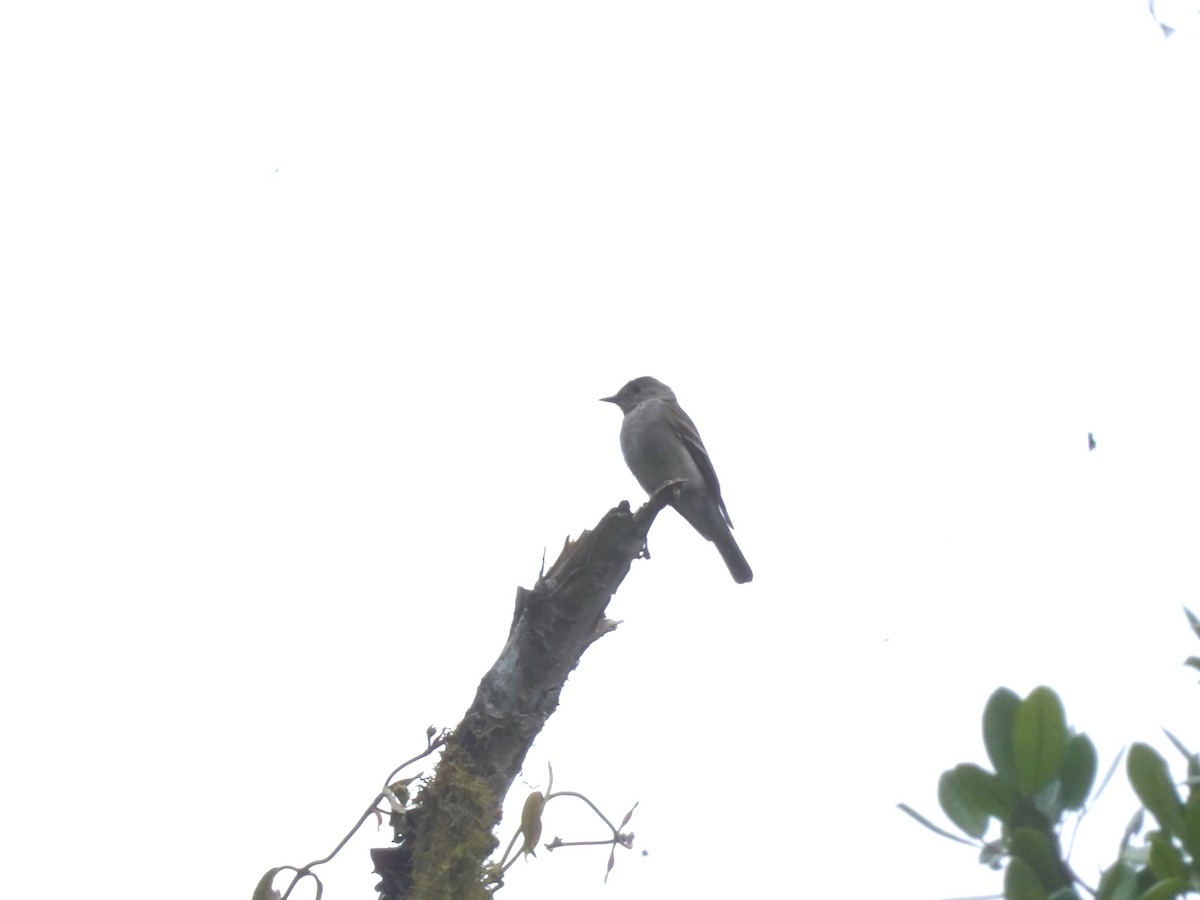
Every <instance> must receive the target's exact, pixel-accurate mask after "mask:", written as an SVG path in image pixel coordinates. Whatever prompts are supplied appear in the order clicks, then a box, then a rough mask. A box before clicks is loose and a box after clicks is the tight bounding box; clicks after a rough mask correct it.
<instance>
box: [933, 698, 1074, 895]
mask: <svg viewBox="0 0 1200 900" xmlns="http://www.w3.org/2000/svg"><path fill="white" fill-rule="evenodd" d="M983 739H984V746H985V747H986V749H987V754H988V759H989V760H990V761H991V763H992V767H993V768H994V770H995V771H988V770H987V769H985V768H983V767H982V766H978V765H975V764H973V763H963V764H961V765H958V766H955V767H954V768H953V769H950V770H948V771H947V772H945V773H943V775H942V777H941V779H940V781H939V782H938V801H939V802H940V803H941V806H942V809H943V810H944V811H945V813H946V815H947V816H948V817H949V818H950V820H951V821H952V822H953V823H954V824H955V825H957V826H958V827H959V828H960V829H962V830H963V831H964V832H965V833H966V834H968V835H970V836H971V837H972V838H975V839H977V840H981V839H983V838H984V836H985V835H986V834H987V832H988V830H989V826H990V825H991V822H992V820H993V819H994V820H996V821H997V822H998V823H999V825H1000V837H999V839H998V840H995V841H992V842H991V843H988V844H984V845H983V852H982V859H983V861H984V862H988V863H989V864H991V865H993V867H995V868H999V866H1000V865H1002V864H1003V861H1004V860H1005V859H1007V860H1008V866H1007V868H1006V870H1005V873H1004V895H1005V898H1006V900H1079V897H1080V895H1079V894H1078V893H1077V891H1076V884H1077V883H1078V879H1077V878H1076V877H1075V876H1074V873H1072V872H1071V869H1070V867H1069V866H1068V865H1067V862H1066V860H1065V858H1064V855H1063V852H1062V846H1061V842H1060V839H1059V832H1060V830H1061V826H1062V824H1063V821H1064V819H1065V818H1066V816H1067V815H1068V814H1070V813H1079V812H1081V811H1082V810H1083V808H1084V804H1085V803H1086V802H1087V798H1088V795H1089V794H1090V793H1091V789H1092V784H1093V782H1094V781H1095V778H1096V748H1095V745H1094V744H1093V743H1092V741H1091V739H1090V738H1088V736H1087V735H1085V734H1076V733H1074V732H1072V731H1071V730H1070V729H1069V728H1068V727H1067V722H1066V714H1065V712H1064V710H1063V704H1062V701H1061V700H1060V699H1059V697H1058V695H1057V694H1056V693H1055V692H1054V691H1053V690H1051V689H1050V688H1048V687H1038V688H1035V689H1034V690H1033V691H1031V692H1030V693H1029V695H1028V696H1027V697H1025V698H1024V699H1022V698H1021V697H1019V696H1018V695H1017V694H1016V693H1015V692H1013V691H1011V690H1009V689H1008V688H1000V689H999V690H997V691H996V692H995V693H994V694H992V696H991V698H990V699H989V700H988V702H987V706H986V707H985V708H984V713H983Z"/></svg>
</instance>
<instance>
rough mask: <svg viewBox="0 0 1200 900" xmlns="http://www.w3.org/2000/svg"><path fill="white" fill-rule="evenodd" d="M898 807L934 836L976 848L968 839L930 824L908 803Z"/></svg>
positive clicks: (899, 804)
mask: <svg viewBox="0 0 1200 900" xmlns="http://www.w3.org/2000/svg"><path fill="white" fill-rule="evenodd" d="M896 806H897V807H898V808H899V809H900V810H901V811H902V812H906V813H908V814H909V815H910V816H912V817H913V818H914V819H916V820H917V821H918V822H920V823H921V824H922V825H924V826H925V827H926V828H928V829H929V830H930V831H932V832H933V833H934V834H940V835H941V836H942V837H944V838H949V839H950V840H952V841H958V842H959V843H960V844H966V845H967V846H968V847H974V846H975V844H974V843H973V842H971V841H968V840H967V839H966V838H961V837H959V836H958V835H957V834H951V833H950V832H949V831H947V830H946V829H945V828H939V827H938V826H937V825H934V824H933V823H932V822H930V821H929V820H928V819H927V818H925V817H924V816H923V815H921V814H920V813H919V812H917V811H916V810H915V809H913V808H912V807H911V806H909V805H908V804H907V803H897V804H896Z"/></svg>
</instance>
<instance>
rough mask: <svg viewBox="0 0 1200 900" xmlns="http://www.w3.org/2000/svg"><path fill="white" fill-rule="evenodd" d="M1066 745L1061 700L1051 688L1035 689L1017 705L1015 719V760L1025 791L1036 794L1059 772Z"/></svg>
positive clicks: (1024, 792) (1019, 783)
mask: <svg viewBox="0 0 1200 900" xmlns="http://www.w3.org/2000/svg"><path fill="white" fill-rule="evenodd" d="M1066 745H1067V721H1066V714H1065V713H1064V712H1063V705H1062V701H1061V700H1059V699H1058V694H1056V693H1054V691H1052V690H1051V689H1050V688H1048V687H1036V688H1034V689H1033V690H1032V691H1030V692H1029V696H1028V697H1026V698H1025V699H1024V700H1022V701H1021V705H1020V706H1018V707H1017V715H1016V719H1015V720H1014V721H1013V761H1014V763H1015V764H1016V770H1017V786H1018V787H1019V788H1020V789H1021V792H1022V793H1023V794H1026V795H1027V796H1032V795H1033V794H1036V793H1037V792H1038V791H1039V790H1041V788H1042V787H1044V786H1045V785H1046V784H1048V783H1049V782H1050V780H1051V779H1053V778H1055V777H1056V776H1057V775H1058V772H1059V766H1060V765H1061V764H1062V756H1063V751H1064V749H1065V748H1066Z"/></svg>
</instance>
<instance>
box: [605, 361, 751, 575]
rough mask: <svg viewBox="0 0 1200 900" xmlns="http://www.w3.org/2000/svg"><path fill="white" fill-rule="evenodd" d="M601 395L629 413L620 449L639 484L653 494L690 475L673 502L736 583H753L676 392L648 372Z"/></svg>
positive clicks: (705, 454)
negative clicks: (713, 548)
mask: <svg viewBox="0 0 1200 900" xmlns="http://www.w3.org/2000/svg"><path fill="white" fill-rule="evenodd" d="M600 399H601V400H603V401H604V402H605V403H615V404H616V405H617V406H619V407H620V408H621V412H623V413H624V414H625V419H624V421H622V422H621V453H622V454H624V456H625V463H626V465H628V466H629V469H630V471H632V472H633V477H634V478H636V479H637V480H638V484H640V485H641V486H642V488H643V489H645V491H646V493H648V494H653V493H654V492H655V491H656V490H658V488H660V487H662V485H663V484H665V483H666V482H668V481H672V480H674V479H677V478H682V479H685V482H684V483H683V484H681V485H679V487H678V488H677V493H676V495H675V496H674V498H673V499H672V500H671V505H672V506H674V507H675V509H677V510H678V511H679V514H680V515H681V516H683V517H684V518H685V519H686V520H687V521H688V522H689V523H690V524H691V526H692V527H693V528H695V529H696V530H697V531H698V532H700V534H701V535H702V536H703V537H704V538H706V539H707V540H710V541H712V542H713V543H714V544H716V545H717V550H719V551H720V553H721V558H722V559H723V560H725V565H726V566H727V567H728V568H729V574H730V575H732V576H733V580H734V581H736V582H737V583H738V584H744V583H745V582H747V581H750V580H751V579H752V578H753V577H754V573H753V572H751V571H750V564H749V563H747V562H746V557H744V556H742V551H741V550H740V549H738V545H737V542H736V541H735V540H734V539H733V534H732V533H730V531H729V529H730V528H732V527H733V523H732V522H731V521H729V513H728V512H727V511H726V510H725V501H723V500H722V499H721V485H720V483H719V482H718V481H717V473H716V470H714V469H713V464H712V461H711V460H709V458H708V451H707V450H705V449H704V442H703V441H701V440H700V433H699V432H698V431H696V426H695V425H694V424H692V420H691V419H689V418H688V414H687V413H685V412H684V411H683V409H681V408H680V406H679V402H678V401H677V400H676V399H675V393H674V391H672V390H671V389H670V388H669V387H667V386H666V385H665V384H663V383H662V382H661V381H658V380H656V379H654V378H650V377H649V376H643V377H641V378H635V379H633V381H631V382H629V383H628V384H627V385H625V387H623V388H621V390H619V391H617V393H616V394H614V395H613V396H611V397H601V398H600Z"/></svg>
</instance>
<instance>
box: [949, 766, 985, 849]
mask: <svg viewBox="0 0 1200 900" xmlns="http://www.w3.org/2000/svg"><path fill="white" fill-rule="evenodd" d="M963 768H965V766H956V767H955V768H953V769H950V770H948V771H946V772H943V773H942V777H941V778H939V779H938V803H940V804H941V805H942V810H943V811H944V812H945V813H946V816H947V817H948V818H949V819H950V821H951V822H953V823H954V824H955V825H957V826H958V827H959V828H961V829H962V830H963V831H964V832H966V833H967V834H969V835H970V836H971V837H973V838H981V837H983V835H984V833H985V832H987V825H988V818H989V817H990V815H991V813H990V811H989V810H988V808H987V806H986V804H983V803H981V802H980V799H979V796H978V794H977V792H976V791H975V790H974V788H973V786H972V785H971V784H969V783H967V782H966V781H964V779H963V777H962V776H961V774H960V772H961V770H962V769H963Z"/></svg>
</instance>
